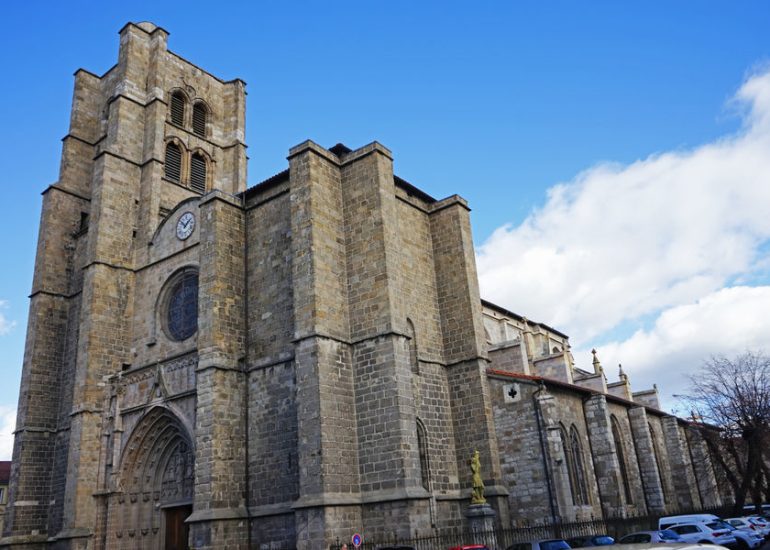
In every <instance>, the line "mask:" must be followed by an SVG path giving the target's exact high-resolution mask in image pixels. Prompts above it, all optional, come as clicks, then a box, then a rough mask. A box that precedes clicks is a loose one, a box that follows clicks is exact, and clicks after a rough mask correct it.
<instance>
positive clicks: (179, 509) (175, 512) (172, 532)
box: [164, 506, 192, 550]
mask: <svg viewBox="0 0 770 550" xmlns="http://www.w3.org/2000/svg"><path fill="white" fill-rule="evenodd" d="M164 512H165V514H166V550H188V549H189V546H187V535H188V534H189V532H190V528H189V526H188V525H187V524H186V523H185V522H184V520H186V519H187V518H188V517H189V516H190V514H192V506H176V507H174V508H166V509H165V510H164Z"/></svg>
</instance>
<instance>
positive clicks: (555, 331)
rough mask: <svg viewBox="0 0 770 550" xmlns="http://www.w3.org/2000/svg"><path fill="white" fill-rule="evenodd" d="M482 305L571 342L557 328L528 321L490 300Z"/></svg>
mask: <svg viewBox="0 0 770 550" xmlns="http://www.w3.org/2000/svg"><path fill="white" fill-rule="evenodd" d="M481 305H482V306H485V307H488V308H491V309H496V310H497V311H499V312H500V313H503V314H505V315H508V316H510V317H513V318H514V319H518V320H519V321H521V322H527V323H530V324H533V325H539V326H541V327H543V328H546V329H548V330H550V331H551V332H553V333H555V334H558V335H559V336H561V337H563V338H567V339H568V340H569V336H567V335H566V334H564V333H563V332H562V331H560V330H556V329H555V328H553V327H551V326H548V325H546V324H545V323H541V322H539V321H533V320H532V319H526V318H525V317H522V316H521V315H519V314H518V313H514V312H512V311H511V310H509V309H505V308H504V307H502V306H498V305H497V304H493V303H492V302H490V301H489V300H485V299H484V298H482V299H481Z"/></svg>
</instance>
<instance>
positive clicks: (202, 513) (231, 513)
mask: <svg viewBox="0 0 770 550" xmlns="http://www.w3.org/2000/svg"><path fill="white" fill-rule="evenodd" d="M248 517H249V511H248V510H247V509H246V507H245V506H238V507H237V508H211V509H209V510H199V511H197V512H193V513H192V515H191V516H190V517H189V518H187V519H186V520H185V523H200V522H203V521H222V520H236V519H247V518H248Z"/></svg>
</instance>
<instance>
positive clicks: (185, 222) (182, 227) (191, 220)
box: [176, 212, 195, 241]
mask: <svg viewBox="0 0 770 550" xmlns="http://www.w3.org/2000/svg"><path fill="white" fill-rule="evenodd" d="M193 229H195V216H194V215H193V213H192V212H185V213H184V214H182V215H181V216H179V221H178V222H176V236H177V238H179V239H180V240H182V241H183V240H185V239H186V238H187V237H189V236H190V235H192V232H193Z"/></svg>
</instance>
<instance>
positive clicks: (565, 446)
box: [559, 424, 579, 504]
mask: <svg viewBox="0 0 770 550" xmlns="http://www.w3.org/2000/svg"><path fill="white" fill-rule="evenodd" d="M559 439H560V440H561V448H562V451H563V453H564V464H565V466H566V467H567V478H568V480H569V493H570V497H571V498H572V504H579V500H578V498H577V495H578V485H577V476H576V473H575V464H574V462H573V457H572V451H571V449H570V444H569V438H568V436H567V430H566V429H565V428H564V425H562V424H560V425H559Z"/></svg>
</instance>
